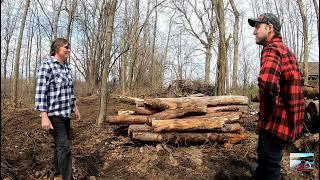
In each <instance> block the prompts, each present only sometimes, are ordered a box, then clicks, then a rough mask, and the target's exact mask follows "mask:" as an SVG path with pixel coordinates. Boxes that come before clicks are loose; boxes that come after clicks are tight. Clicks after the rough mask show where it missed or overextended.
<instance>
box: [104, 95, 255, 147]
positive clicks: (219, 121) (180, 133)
mask: <svg viewBox="0 0 320 180" xmlns="http://www.w3.org/2000/svg"><path fill="white" fill-rule="evenodd" d="M121 98H122V100H123V102H130V103H132V104H133V102H135V104H136V108H135V110H134V111H129V110H124V111H119V112H118V115H116V116H109V123H110V124H115V125H123V124H127V125H129V128H128V135H129V137H130V138H131V139H132V140H133V141H145V142H191V143H200V142H224V143H231V144H233V143H238V142H241V141H243V140H245V139H246V138H247V135H246V133H244V128H243V127H242V126H241V125H240V123H239V122H240V120H241V117H242V115H243V114H244V113H248V103H249V100H248V97H246V96H206V97H182V98H147V99H138V98H130V97H121Z"/></svg>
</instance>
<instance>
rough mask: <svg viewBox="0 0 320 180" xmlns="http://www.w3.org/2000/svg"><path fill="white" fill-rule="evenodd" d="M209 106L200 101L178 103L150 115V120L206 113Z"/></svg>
mask: <svg viewBox="0 0 320 180" xmlns="http://www.w3.org/2000/svg"><path fill="white" fill-rule="evenodd" d="M206 113H207V106H206V105H204V104H199V103H193V104H191V103H188V102H185V103H177V104H176V106H171V107H170V108H169V109H167V110H165V111H162V112H159V113H156V114H153V115H151V116H150V117H149V119H150V120H161V119H172V118H178V117H182V116H186V115H188V114H197V115H201V114H206Z"/></svg>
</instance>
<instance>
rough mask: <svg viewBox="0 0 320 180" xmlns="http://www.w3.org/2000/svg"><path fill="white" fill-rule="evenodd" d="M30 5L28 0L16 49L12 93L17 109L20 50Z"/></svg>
mask: <svg viewBox="0 0 320 180" xmlns="http://www.w3.org/2000/svg"><path fill="white" fill-rule="evenodd" d="M29 5H30V0H26V4H25V7H24V12H23V16H22V19H21V24H20V31H19V37H18V44H17V49H16V55H15V64H14V80H13V88H12V89H13V91H12V92H13V101H14V104H15V106H16V107H18V82H19V63H20V50H21V44H22V37H23V31H24V26H25V23H26V19H27V15H28V9H29Z"/></svg>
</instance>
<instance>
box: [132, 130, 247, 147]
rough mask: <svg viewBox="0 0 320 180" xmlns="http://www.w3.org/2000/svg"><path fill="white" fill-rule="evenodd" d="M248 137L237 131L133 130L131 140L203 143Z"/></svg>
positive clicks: (236, 141)
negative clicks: (166, 131) (171, 131)
mask: <svg viewBox="0 0 320 180" xmlns="http://www.w3.org/2000/svg"><path fill="white" fill-rule="evenodd" d="M247 138H248V135H247V134H245V133H243V134H237V133H153V132H134V133H132V140H134V141H145V142H172V143H187V142H189V143H204V142H229V143H232V144H234V143H238V142H241V141H243V140H245V139H247Z"/></svg>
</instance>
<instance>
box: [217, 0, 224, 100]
mask: <svg viewBox="0 0 320 180" xmlns="http://www.w3.org/2000/svg"><path fill="white" fill-rule="evenodd" d="M215 3H216V4H215V8H216V12H217V13H216V14H217V16H216V18H217V24H218V27H219V51H218V57H219V59H218V61H217V92H216V94H217V95H218V96H219V95H223V94H225V93H226V82H225V80H226V79H225V78H226V72H225V69H226V68H225V65H226V63H225V62H226V60H227V54H226V53H227V49H226V38H225V22H224V5H223V0H217V1H216V2H215Z"/></svg>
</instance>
